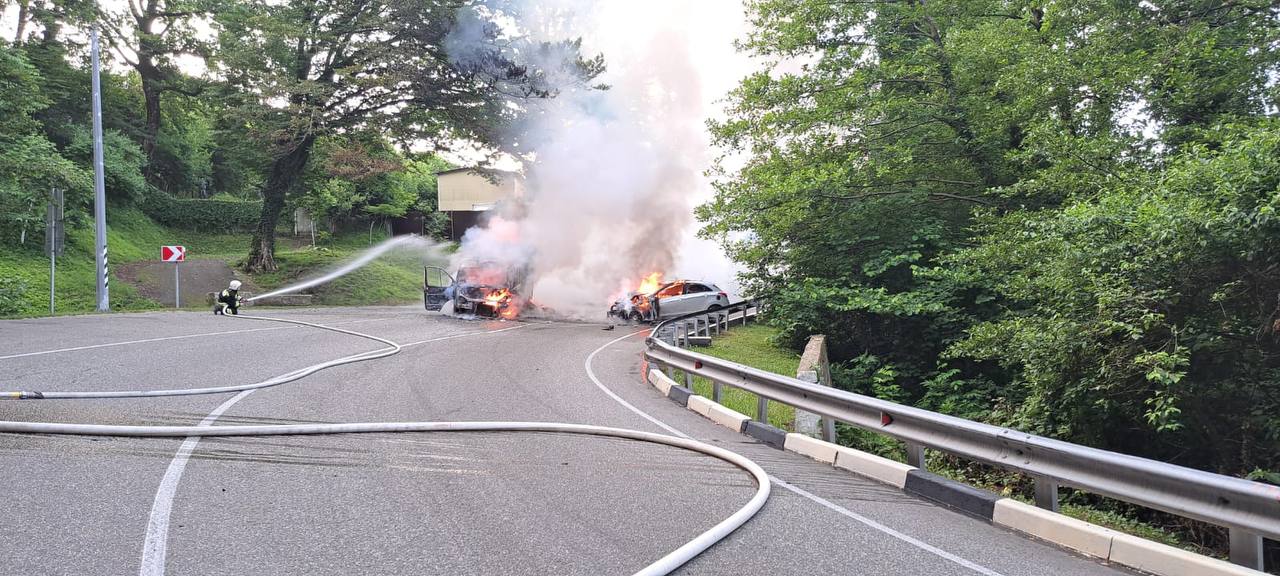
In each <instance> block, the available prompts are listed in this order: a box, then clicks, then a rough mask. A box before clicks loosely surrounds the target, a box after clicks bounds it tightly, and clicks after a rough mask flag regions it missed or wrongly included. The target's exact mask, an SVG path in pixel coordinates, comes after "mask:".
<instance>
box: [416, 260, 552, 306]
mask: <svg viewBox="0 0 1280 576" xmlns="http://www.w3.org/2000/svg"><path fill="white" fill-rule="evenodd" d="M527 276H528V274H526V273H525V272H524V271H523V269H520V268H514V267H507V266H503V265H501V264H498V263H496V262H470V263H465V264H463V265H462V266H459V267H458V270H457V272H456V274H449V272H448V271H446V270H445V269H443V268H440V267H437V266H427V267H426V270H425V277H424V281H423V289H422V300H423V304H424V305H425V306H426V309H427V310H433V311H438V310H441V309H442V308H444V305H445V304H447V303H449V302H452V303H453V313H454V314H458V315H474V316H481V317H485V318H506V319H513V318H515V317H516V316H517V315H519V313H520V309H521V308H522V307H523V306H524V304H525V303H526V302H527V301H528V297H527V295H526V294H525V293H524V284H525V280H526V278H527Z"/></svg>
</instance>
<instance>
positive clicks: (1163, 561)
mask: <svg viewBox="0 0 1280 576" xmlns="http://www.w3.org/2000/svg"><path fill="white" fill-rule="evenodd" d="M1110 560H1111V561H1112V562H1114V563H1116V564H1123V565H1125V566H1128V567H1130V568H1136V569H1138V570H1142V571H1143V572H1150V573H1152V574H1158V575H1159V576H1266V575H1265V574H1264V573H1263V572H1259V571H1257V570H1251V569H1249V568H1245V567H1244V566H1238V565H1236V564H1232V563H1230V562H1227V561H1225V560H1218V559H1217V558H1210V557H1208V556H1202V555H1200V554H1196V553H1194V552H1188V551H1186V550H1182V549H1179V548H1174V547H1172V546H1166V545H1164V544H1161V543H1159V542H1152V541H1150V540H1145V539H1142V538H1138V537H1137V536H1130V535H1128V534H1119V533H1117V534H1116V535H1115V537H1114V538H1112V539H1111V556H1110Z"/></svg>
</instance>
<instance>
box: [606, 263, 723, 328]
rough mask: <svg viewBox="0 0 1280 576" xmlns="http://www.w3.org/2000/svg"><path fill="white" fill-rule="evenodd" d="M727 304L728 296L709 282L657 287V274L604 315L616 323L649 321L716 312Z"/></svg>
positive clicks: (693, 281)
mask: <svg viewBox="0 0 1280 576" xmlns="http://www.w3.org/2000/svg"><path fill="white" fill-rule="evenodd" d="M650 285H651V286H652V287H650ZM728 305H729V295H728V294H726V293H725V291H724V290H721V289H720V287H719V286H716V285H715V284H712V283H710V282H703V281H699V280H676V281H674V282H667V283H666V284H662V285H660V286H659V285H658V282H657V277H656V275H651V276H650V277H649V278H646V279H645V282H644V283H642V284H641V286H640V289H639V290H637V291H635V292H629V293H627V294H626V295H624V296H623V297H622V298H619V299H618V300H617V301H616V302H614V303H613V305H612V306H610V307H609V311H608V313H607V314H608V316H610V317H612V318H618V319H619V320H628V321H631V322H652V321H656V320H661V319H663V318H670V317H672V316H680V315H682V314H692V313H694V312H701V311H704V310H706V311H714V310H719V309H721V308H724V307H726V306H728Z"/></svg>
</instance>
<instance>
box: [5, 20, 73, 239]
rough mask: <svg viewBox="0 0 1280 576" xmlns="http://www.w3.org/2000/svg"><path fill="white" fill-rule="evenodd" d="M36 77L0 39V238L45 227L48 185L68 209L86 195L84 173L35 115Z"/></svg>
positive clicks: (40, 100) (40, 99) (39, 104)
mask: <svg viewBox="0 0 1280 576" xmlns="http://www.w3.org/2000/svg"><path fill="white" fill-rule="evenodd" d="M40 82H41V78H40V75H39V73H38V72H37V71H36V69H35V67H33V66H31V64H30V63H28V62H27V60H26V58H25V56H24V55H23V53H22V52H21V51H20V50H15V49H12V48H9V47H8V46H5V45H2V44H0V231H2V232H0V241H8V242H15V241H16V242H19V243H21V242H25V241H26V240H27V238H28V236H29V235H30V234H32V233H34V232H38V231H40V230H43V229H44V215H45V205H46V203H47V201H48V199H49V194H50V191H51V189H52V188H54V187H58V188H61V189H63V190H64V191H65V192H66V201H67V204H68V206H70V207H71V208H72V211H73V212H74V210H75V209H76V208H77V207H80V206H81V205H82V204H83V202H84V201H85V199H86V197H87V191H88V189H89V186H90V181H89V175H88V174H87V173H86V172H85V171H84V170H82V169H80V168H79V167H78V166H76V165H75V164H74V163H72V162H71V161H69V160H67V159H66V158H63V157H62V155H61V154H59V152H58V150H57V148H56V147H54V145H53V143H52V142H50V141H49V140H48V139H47V138H46V137H45V136H44V134H43V132H42V126H41V124H40V122H39V121H38V120H36V118H35V117H34V114H35V113H37V112H39V111H40V110H41V109H43V108H44V107H46V106H47V105H48V100H47V99H46V98H45V97H44V95H43V94H42V93H41V91H40Z"/></svg>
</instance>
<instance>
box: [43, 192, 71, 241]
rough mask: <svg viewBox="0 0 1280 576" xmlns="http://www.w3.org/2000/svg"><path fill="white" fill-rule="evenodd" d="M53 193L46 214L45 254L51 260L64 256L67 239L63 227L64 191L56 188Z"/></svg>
mask: <svg viewBox="0 0 1280 576" xmlns="http://www.w3.org/2000/svg"><path fill="white" fill-rule="evenodd" d="M52 192H53V193H52V194H51V195H50V197H49V205H48V207H47V208H46V209H45V212H44V254H45V256H48V257H50V258H53V257H55V256H61V255H62V252H63V248H65V246H66V238H67V234H66V229H65V228H64V226H63V214H62V190H59V189H57V188H54V189H53V191H52Z"/></svg>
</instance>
